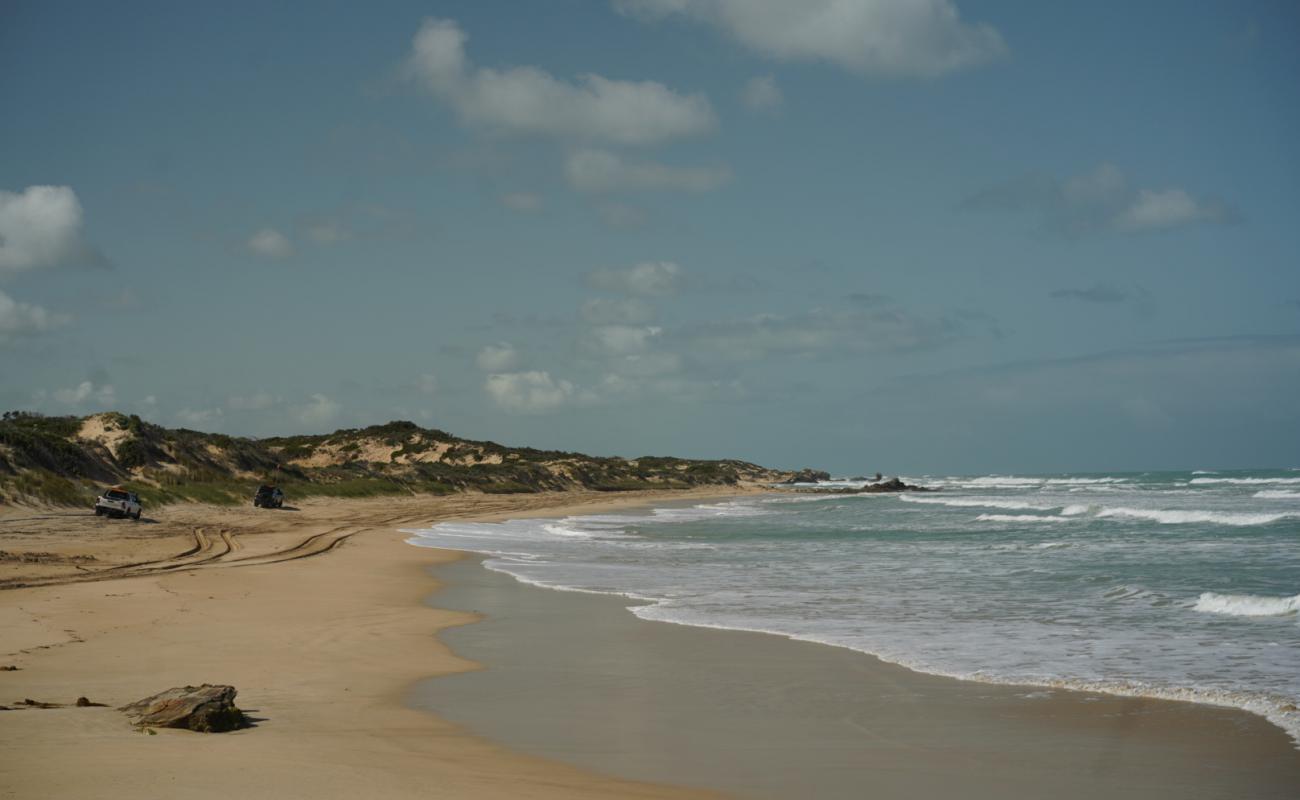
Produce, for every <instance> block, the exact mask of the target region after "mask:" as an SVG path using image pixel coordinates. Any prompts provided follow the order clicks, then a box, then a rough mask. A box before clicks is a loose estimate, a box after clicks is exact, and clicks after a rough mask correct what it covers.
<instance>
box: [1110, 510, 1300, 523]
mask: <svg viewBox="0 0 1300 800" xmlns="http://www.w3.org/2000/svg"><path fill="white" fill-rule="evenodd" d="M1097 516H1098V517H1125V518H1128V519H1144V520H1148V521H1150V522H1158V523H1160V524H1161V525H1187V524H1193V523H1208V524H1211V525H1230V526H1233V527H1239V526H1246V525H1268V524H1270V523H1273V522H1278V521H1279V520H1284V519H1290V518H1293V517H1300V513H1292V512H1282V513H1276V514H1231V513H1225V512H1222V511H1201V510H1198V509H1177V510H1175V509H1156V508H1112V507H1104V508H1101V509H1099V510H1098V511H1097Z"/></svg>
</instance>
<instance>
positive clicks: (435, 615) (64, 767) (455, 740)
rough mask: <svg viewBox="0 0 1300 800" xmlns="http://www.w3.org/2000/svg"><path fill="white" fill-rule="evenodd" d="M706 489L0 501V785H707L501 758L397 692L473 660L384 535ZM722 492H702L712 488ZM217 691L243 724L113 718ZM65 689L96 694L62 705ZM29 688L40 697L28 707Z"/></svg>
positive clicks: (0, 793) (402, 547) (91, 791)
mask: <svg viewBox="0 0 1300 800" xmlns="http://www.w3.org/2000/svg"><path fill="white" fill-rule="evenodd" d="M683 494H686V495H687V496H690V495H691V494H693V495H694V496H698V497H700V498H701V499H703V498H704V497H705V496H708V494H709V493H707V492H695V493H680V492H668V493H629V494H627V495H618V496H610V495H607V494H606V495H601V494H596V493H583V492H572V493H558V494H540V495H504V496H503V495H473V494H463V495H452V496H448V497H411V498H397V499H394V498H385V499H381V500H338V499H327V498H318V499H312V500H307V501H303V502H300V503H295V504H294V506H295V507H294V509H293V510H288V509H286V510H284V511H266V510H260V509H253V508H251V507H247V506H244V507H238V508H230V507H222V508H214V507H211V506H200V505H179V506H169V507H165V508H162V509H150V510H149V513H148V514H147V515H146V519H145V520H142V521H141V522H140V523H135V522H131V521H127V520H107V519H103V518H100V517H96V516H94V515H93V514H91V513H90V512H89V511H88V510H69V509H46V510H41V509H23V508H9V507H6V508H0V551H3V556H0V666H2V667H16V669H15V670H13V671H8V670H5V671H0V798H15V800H29V799H35V798H40V800H47V799H48V798H69V799H70V800H71V799H73V798H75V799H76V800H86V799H87V798H105V800H109V799H111V800H118V798H159V797H168V798H186V799H188V800H212V799H214V798H230V797H237V798H241V799H242V800H252V798H267V799H268V800H271V799H274V800H280V799H281V798H306V797H310V798H338V799H339V800H343V799H344V798H347V800H353V799H354V798H383V799H384V800H389V799H390V798H428V797H440V798H503V800H504V799H505V798H509V799H510V800H513V799H514V798H524V797H526V798H553V799H554V800H571V799H572V798H591V799H592V800H595V798H608V797H629V798H703V797H708V796H711V795H710V793H708V792H701V791H696V790H693V789H686V788H675V787H671V786H663V785H651V784H645V783H638V782H635V781H629V780H619V779H615V778H608V777H605V776H603V775H601V774H597V773H594V772H592V771H589V770H583V769H579V768H575V767H572V766H569V765H566V764H563V763H560V762H555V761H548V760H546V759H541V758H537V757H534V756H528V755H524V754H520V753H516V752H513V751H511V750H509V749H507V748H505V747H502V746H500V745H499V744H497V743H494V742H491V741H488V740H485V739H483V738H481V737H476V736H474V735H472V734H469V733H468V732H466V731H465V730H463V729H462V728H460V727H459V726H456V725H454V724H452V723H450V722H447V721H446V720H443V719H440V718H438V717H437V716H435V715H432V714H428V713H424V712H421V711H418V710H415V709H412V708H410V707H409V706H408V705H407V704H406V703H405V700H406V698H407V695H408V692H409V689H410V687H411V685H412V684H414V683H415V682H416V681H418V680H420V679H423V678H427V677H428V676H430V675H437V674H446V673H453V672H457V671H460V670H465V669H473V668H475V665H474V664H472V663H470V662H467V661H465V660H464V659H461V658H459V657H457V656H456V655H455V654H454V653H452V652H450V651H449V650H448V648H447V647H446V646H445V645H444V644H442V643H441V642H440V641H438V639H437V638H436V634H437V632H438V631H439V630H441V629H443V628H446V627H448V626H454V625H463V624H466V623H468V622H471V621H473V619H474V617H473V616H471V615H468V614H463V613H457V612H451V611H440V610H438V609H433V608H429V607H428V606H426V605H423V604H422V603H421V600H422V599H423V598H424V597H426V596H427V595H428V593H429V592H430V591H431V590H432V589H433V588H434V587H435V585H436V584H435V583H434V581H433V580H432V579H431V578H430V576H429V574H428V571H427V568H428V567H429V565H431V564H434V563H438V562H439V561H445V560H448V559H454V558H456V555H455V554H452V553H448V552H435V551H431V550H417V549H416V548H413V547H411V546H410V545H407V544H405V543H404V541H403V540H404V539H405V538H406V537H405V536H404V535H403V534H402V533H400V532H399V531H398V528H402V527H409V526H419V525H427V524H429V523H431V522H435V521H439V520H446V519H465V518H500V517H503V516H508V517H515V516H525V515H528V514H544V513H553V514H561V515H563V514H566V513H575V512H578V511H582V512H593V511H600V510H610V509H613V508H621V507H626V506H628V505H636V504H644V503H647V502H663V501H664V500H665V499H667V498H670V497H671V498H674V499H676V498H680V497H682V496H683ZM713 494H716V490H715V491H714V492H713ZM204 682H208V683H228V684H232V685H234V686H235V687H236V688H237V689H238V690H239V696H238V698H237V702H238V704H239V705H240V707H242V708H243V709H245V710H246V711H247V712H248V713H249V714H250V715H251V716H252V718H253V719H254V720H255V721H256V727H253V728H249V729H246V730H241V731H235V732H233V733H223V734H198V733H192V732H190V731H183V730H167V729H154V731H153V734H152V735H150V734H148V733H145V732H141V731H138V730H136V729H134V728H132V727H131V725H129V724H128V722H127V720H126V718H125V717H124V716H123V715H122V714H121V713H119V712H118V711H116V710H115V707H116V706H120V705H123V704H125V703H129V702H132V701H134V700H138V699H140V698H142V697H146V696H148V695H151V694H154V693H156V692H159V691H162V690H163V689H166V688H168V687H172V686H183V685H186V684H199V683H204ZM79 696H86V697H88V698H89V699H90V700H92V701H94V702H97V703H103V704H104V705H103V706H100V707H86V708H78V707H76V706H75V705H73V703H74V701H75V700H76V698H77V697H79ZM25 698H31V699H33V700H37V701H40V702H42V703H49V704H53V705H54V706H55V707H50V708H42V707H33V706H27V705H24V704H22V701H23V700H24V699H25Z"/></svg>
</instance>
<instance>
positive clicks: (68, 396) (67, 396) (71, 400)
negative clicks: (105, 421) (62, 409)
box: [54, 381, 117, 408]
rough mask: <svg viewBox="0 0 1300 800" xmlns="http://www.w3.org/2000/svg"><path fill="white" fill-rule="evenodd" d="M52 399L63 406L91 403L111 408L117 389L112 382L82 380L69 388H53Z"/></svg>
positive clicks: (115, 398) (115, 399) (115, 400)
mask: <svg viewBox="0 0 1300 800" xmlns="http://www.w3.org/2000/svg"><path fill="white" fill-rule="evenodd" d="M54 399H55V400H56V401H57V402H59V403H62V404H63V405H65V406H81V405H85V404H87V403H93V404H95V405H97V406H99V407H101V408H111V407H112V405H113V404H114V403H115V402H117V391H116V390H115V389H114V388H113V385H112V384H96V383H95V382H94V381H82V382H81V383H79V384H77V385H76V386H74V387H72V388H71V389H55V390H54Z"/></svg>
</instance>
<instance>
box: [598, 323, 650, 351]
mask: <svg viewBox="0 0 1300 800" xmlns="http://www.w3.org/2000/svg"><path fill="white" fill-rule="evenodd" d="M661 333H663V329H662V328H658V327H640V326H635V325H600V326H597V327H595V328H592V329H591V330H590V331H588V332H587V335H586V345H587V347H588V348H590V349H592V350H594V351H596V352H598V353H601V354H603V355H610V356H627V355H636V354H640V353H644V352H645V351H647V350H649V349H650V346H651V345H652V344H653V343H654V340H655V338H656V337H658V336H659V335H660V334H661Z"/></svg>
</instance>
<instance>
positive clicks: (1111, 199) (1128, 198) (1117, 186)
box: [965, 164, 1238, 236]
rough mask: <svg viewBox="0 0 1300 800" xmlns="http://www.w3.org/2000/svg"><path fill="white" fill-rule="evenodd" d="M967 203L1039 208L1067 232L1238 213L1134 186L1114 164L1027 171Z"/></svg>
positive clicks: (1232, 217)
mask: <svg viewBox="0 0 1300 800" xmlns="http://www.w3.org/2000/svg"><path fill="white" fill-rule="evenodd" d="M965 206H966V207H967V208H969V209H975V210H1003V211H1018V212H1025V213H1030V214H1035V215H1038V216H1041V218H1042V221H1043V225H1044V227H1045V228H1047V229H1048V230H1051V231H1053V232H1055V233H1060V234H1064V235H1066V236H1083V235H1088V234H1095V233H1105V232H1119V233H1142V232H1146V231H1157V230H1168V229H1172V228H1181V227H1187V226H1190V225H1197V224H1218V225H1225V224H1230V223H1233V222H1236V221H1237V218H1238V217H1237V214H1236V212H1235V211H1234V210H1233V209H1232V208H1231V207H1230V206H1228V205H1227V204H1225V203H1223V202H1222V201H1218V200H1213V199H1197V198H1195V197H1193V196H1192V195H1191V194H1189V193H1188V192H1186V191H1185V190H1183V189H1176V188H1170V189H1161V190H1154V189H1142V188H1134V187H1133V186H1132V185H1131V182H1130V181H1129V179H1128V177H1127V176H1126V175H1125V174H1124V172H1123V171H1122V170H1120V169H1119V167H1116V166H1115V165H1114V164H1102V165H1100V166H1098V167H1097V168H1095V169H1093V170H1091V171H1089V172H1085V173H1083V174H1081V175H1074V176H1071V177H1069V178H1065V179H1057V178H1053V177H1050V176H1045V175H1031V176H1026V177H1023V178H1019V179H1016V180H1013V181H1009V182H1007V183H1003V184H1001V185H999V186H994V187H991V188H989V189H985V190H984V191H981V192H979V193H977V194H975V195H973V196H971V197H970V198H968V199H967V200H966V203H965Z"/></svg>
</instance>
